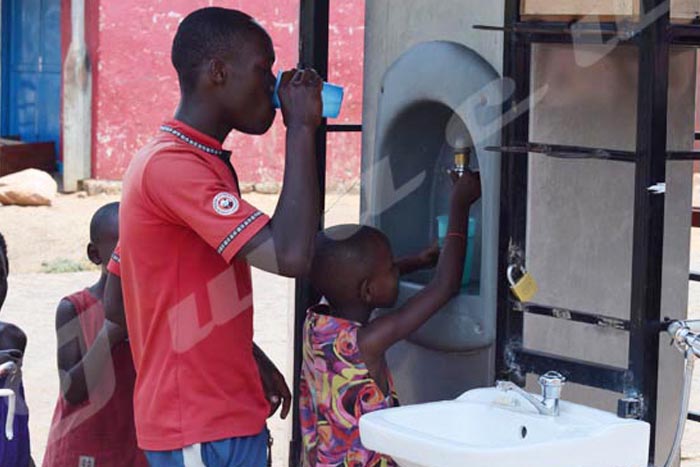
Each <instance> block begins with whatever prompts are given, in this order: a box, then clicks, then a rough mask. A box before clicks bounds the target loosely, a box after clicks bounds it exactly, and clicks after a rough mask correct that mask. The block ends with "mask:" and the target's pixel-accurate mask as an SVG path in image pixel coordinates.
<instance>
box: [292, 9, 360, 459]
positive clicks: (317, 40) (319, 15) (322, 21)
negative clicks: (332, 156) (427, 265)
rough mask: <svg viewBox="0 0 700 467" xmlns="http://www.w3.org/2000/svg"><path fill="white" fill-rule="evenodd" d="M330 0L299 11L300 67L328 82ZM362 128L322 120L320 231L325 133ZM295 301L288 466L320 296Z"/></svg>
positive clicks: (306, 287)
mask: <svg viewBox="0 0 700 467" xmlns="http://www.w3.org/2000/svg"><path fill="white" fill-rule="evenodd" d="M329 19H330V0H301V1H300V11H299V60H300V63H299V67H310V68H314V69H315V70H316V71H317V72H318V73H319V75H321V77H322V78H323V79H324V80H327V79H328V30H329ZM361 131H362V125H360V124H352V125H328V123H327V122H326V120H325V119H324V120H323V122H322V123H321V126H320V127H319V129H318V131H317V133H316V153H317V163H316V165H317V170H318V177H319V188H320V192H321V193H320V196H321V206H320V208H321V219H320V223H319V229H323V226H324V217H323V212H324V211H325V195H326V153H327V151H326V149H327V148H326V140H327V135H328V133H340V132H361ZM295 289H296V291H295V302H294V383H293V384H294V386H293V387H294V391H293V392H294V402H293V408H292V439H291V441H290V445H289V466H290V467H296V466H297V465H298V462H299V459H300V454H301V432H300V428H299V426H300V425H299V394H298V391H297V388H298V387H299V382H300V376H301V358H302V329H303V325H304V318H305V317H306V310H307V309H308V308H309V307H310V306H312V305H315V304H316V303H318V301H319V299H320V297H319V296H318V294H317V293H316V292H315V291H314V290H313V288H312V287H311V285H310V284H309V282H308V281H307V280H304V279H299V280H297V281H296V287H295Z"/></svg>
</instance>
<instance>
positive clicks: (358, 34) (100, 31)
mask: <svg viewBox="0 0 700 467" xmlns="http://www.w3.org/2000/svg"><path fill="white" fill-rule="evenodd" d="M86 3H87V5H88V11H87V18H86V22H87V25H86V28H87V31H86V37H87V41H88V50H89V53H90V57H91V60H92V64H93V147H92V154H93V169H92V170H93V176H94V177H95V178H101V179H119V178H121V176H122V174H123V172H124V169H125V168H126V166H127V165H128V163H129V161H130V160H131V157H132V156H133V155H134V154H135V152H136V151H138V149H139V148H140V147H141V146H142V145H143V144H144V143H145V142H146V141H148V139H149V138H150V137H151V136H152V135H153V134H154V132H155V131H156V130H157V128H158V126H159V124H160V123H161V122H162V121H163V120H164V119H167V118H169V117H171V116H172V115H173V113H174V111H175V108H176V106H177V102H178V85H177V78H176V75H175V72H174V70H173V69H172V66H171V64H170V45H171V42H172V38H173V36H174V34H175V31H176V29H177V26H178V24H179V22H180V21H181V20H182V19H183V18H184V17H185V16H186V15H187V14H188V13H189V12H191V11H193V10H195V9H197V8H201V7H205V6H211V5H215V6H223V7H229V8H237V9H240V10H243V11H245V12H247V13H249V14H250V15H252V16H253V17H255V18H256V19H257V20H258V21H259V22H260V23H261V24H262V26H263V27H264V28H265V29H266V30H267V31H268V32H269V33H270V35H271V36H272V40H273V42H274V44H275V52H276V54H277V63H276V64H275V67H276V68H289V67H292V66H294V65H295V64H296V63H297V60H298V29H299V28H298V15H299V2H298V0H296V1H294V0H237V1H236V0H227V1H218V2H215V1H211V0H210V1H203V0H145V1H144V0H120V1H118V2H115V1H108V0H90V1H88V2H86ZM63 5H64V8H63V14H62V16H63V32H64V34H63V38H64V39H63V42H64V44H63V45H64V50H65V49H67V46H68V43H69V40H70V1H69V0H63ZM331 9H332V10H333V11H332V13H331V26H330V28H331V30H330V49H329V50H330V78H329V80H330V81H331V82H334V83H338V84H341V85H343V86H345V90H346V101H345V102H344V107H343V112H342V114H341V115H340V118H338V119H336V120H334V121H333V123H360V121H361V116H362V63H363V48H364V0H347V1H343V2H334V3H332V4H331ZM225 146H226V147H227V148H229V149H231V150H233V152H234V165H235V166H236V168H237V170H238V172H239V176H240V179H241V181H242V182H253V183H258V182H269V181H272V182H280V181H281V179H282V173H283V170H284V126H283V125H282V121H281V116H278V120H277V121H276V122H275V125H274V126H273V127H272V128H271V129H270V131H269V132H268V133H267V134H266V135H264V136H262V137H249V136H245V135H240V134H235V133H234V134H232V135H231V137H229V139H228V140H227V141H226V143H225ZM328 170H329V172H328V181H329V185H330V186H349V185H351V184H352V183H354V182H356V181H357V180H358V178H359V170H360V139H359V135H357V134H353V135H350V134H344V135H333V136H331V137H330V138H329V154H328Z"/></svg>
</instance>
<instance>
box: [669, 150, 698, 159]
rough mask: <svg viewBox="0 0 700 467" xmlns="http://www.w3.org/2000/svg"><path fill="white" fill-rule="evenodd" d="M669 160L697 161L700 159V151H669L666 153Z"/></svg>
mask: <svg viewBox="0 0 700 467" xmlns="http://www.w3.org/2000/svg"><path fill="white" fill-rule="evenodd" d="M666 159H667V160H669V161H697V160H700V151H669V152H668V153H667V154H666Z"/></svg>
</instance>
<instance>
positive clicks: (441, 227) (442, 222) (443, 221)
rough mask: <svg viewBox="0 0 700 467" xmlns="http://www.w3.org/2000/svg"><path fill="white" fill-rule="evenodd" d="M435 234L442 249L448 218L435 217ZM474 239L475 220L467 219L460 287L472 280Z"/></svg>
mask: <svg viewBox="0 0 700 467" xmlns="http://www.w3.org/2000/svg"><path fill="white" fill-rule="evenodd" d="M436 220H437V234H438V245H439V246H440V248H442V247H443V246H444V245H445V237H447V227H448V225H449V221H450V218H449V216H437V218H436ZM474 237H476V219H475V218H473V217H469V225H468V227H467V254H466V258H464V270H463V271H462V285H467V284H469V282H471V279H472V263H473V262H474Z"/></svg>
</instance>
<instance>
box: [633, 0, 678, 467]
mask: <svg viewBox="0 0 700 467" xmlns="http://www.w3.org/2000/svg"><path fill="white" fill-rule="evenodd" d="M663 1H664V0H642V6H643V12H642V13H643V14H647V13H648V12H651V11H653V10H654V9H655V8H657V7H659V6H660V5H661V4H662V3H663ZM669 16H670V14H669V11H668V9H666V11H665V13H664V14H663V15H662V16H661V17H659V18H657V19H656V20H655V21H654V23H653V24H651V25H649V26H648V27H647V28H645V29H644V30H643V31H642V33H641V37H640V39H641V40H640V47H639V74H638V76H639V89H638V102H637V153H638V154H639V155H638V161H637V165H636V173H635V200H634V243H633V250H632V291H631V295H632V297H631V314H630V322H631V323H630V324H631V328H630V340H629V369H630V371H631V372H632V386H633V387H632V389H633V390H634V391H636V392H637V394H638V395H639V396H641V397H642V398H643V400H644V401H645V406H646V407H645V410H644V414H643V418H644V420H646V421H647V422H649V423H650V424H651V433H656V416H657V413H656V407H657V397H658V392H657V386H658V371H659V332H660V330H661V267H662V264H663V237H664V202H665V196H662V195H660V194H653V193H651V192H650V191H649V190H648V187H650V186H653V185H656V184H657V183H664V182H665V181H666V151H667V149H666V143H667V141H666V138H667V134H666V132H667V115H668V74H669V73H668V69H669V43H668V41H667V40H666V33H667V30H668V27H669V22H670V19H669ZM655 453H656V439H655V436H652V437H651V442H650V446H649V460H650V462H651V463H652V464H653V463H654V461H655Z"/></svg>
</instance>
